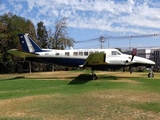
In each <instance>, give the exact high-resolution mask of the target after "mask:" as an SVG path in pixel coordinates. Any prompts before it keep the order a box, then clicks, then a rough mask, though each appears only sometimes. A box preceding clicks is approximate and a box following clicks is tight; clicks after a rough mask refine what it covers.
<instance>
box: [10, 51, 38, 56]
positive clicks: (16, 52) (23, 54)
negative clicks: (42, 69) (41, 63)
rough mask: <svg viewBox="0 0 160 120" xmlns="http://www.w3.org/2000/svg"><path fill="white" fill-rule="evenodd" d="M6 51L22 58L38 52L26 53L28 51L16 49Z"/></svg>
mask: <svg viewBox="0 0 160 120" xmlns="http://www.w3.org/2000/svg"><path fill="white" fill-rule="evenodd" d="M7 52H8V53H10V54H12V55H15V56H18V57H22V58H26V57H36V56H37V55H38V54H34V53H28V52H22V51H18V50H17V49H11V50H8V51H7Z"/></svg>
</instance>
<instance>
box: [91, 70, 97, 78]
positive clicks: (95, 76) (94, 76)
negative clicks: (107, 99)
mask: <svg viewBox="0 0 160 120" xmlns="http://www.w3.org/2000/svg"><path fill="white" fill-rule="evenodd" d="M97 78H98V77H97V75H96V74H95V73H94V70H92V80H97Z"/></svg>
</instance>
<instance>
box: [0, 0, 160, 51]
mask: <svg viewBox="0 0 160 120" xmlns="http://www.w3.org/2000/svg"><path fill="white" fill-rule="evenodd" d="M8 12H12V13H13V14H16V15H18V16H21V17H24V18H25V19H29V20H31V21H32V22H33V23H34V25H35V27H36V26H37V23H38V22H40V21H42V22H44V25H45V26H46V28H47V30H48V29H49V28H50V29H52V31H53V32H54V26H55V21H57V20H59V19H61V18H63V17H67V18H68V20H67V25H68V29H67V32H68V34H69V36H70V37H72V38H73V39H74V40H75V41H83V42H80V43H75V44H74V47H73V48H74V49H94V48H100V46H101V44H100V41H99V40H100V39H99V38H100V36H105V37H106V39H104V42H103V44H102V47H103V48H115V47H119V48H127V47H136V48H142V47H159V46H160V36H153V37H137V38H130V37H129V38H128V37H126V38H123V39H119V38H116V39H113V38H114V37H117V36H122V37H123V36H141V35H148V34H151V35H153V34H160V0H0V15H3V14H4V13H8ZM95 38H97V39H95ZM88 40H91V41H88ZM92 40H93V41H92Z"/></svg>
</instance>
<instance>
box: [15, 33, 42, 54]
mask: <svg viewBox="0 0 160 120" xmlns="http://www.w3.org/2000/svg"><path fill="white" fill-rule="evenodd" d="M18 36H19V40H20V43H21V46H22V50H23V51H25V52H31V53H33V52H40V51H42V49H41V48H40V47H39V46H38V45H37V44H36V43H35V42H34V40H32V38H30V37H29V36H28V34H18Z"/></svg>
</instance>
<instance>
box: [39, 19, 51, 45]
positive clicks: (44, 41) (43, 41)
mask: <svg viewBox="0 0 160 120" xmlns="http://www.w3.org/2000/svg"><path fill="white" fill-rule="evenodd" d="M37 36H38V40H40V43H41V47H42V48H47V42H48V41H47V39H48V33H47V30H46V27H45V26H44V25H43V22H39V23H38V24H37Z"/></svg>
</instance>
